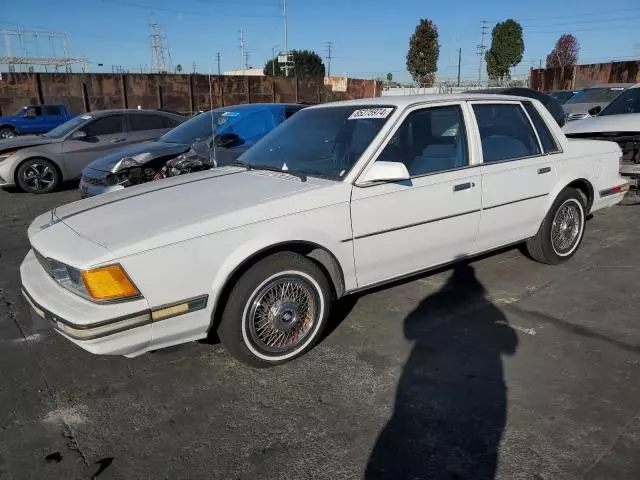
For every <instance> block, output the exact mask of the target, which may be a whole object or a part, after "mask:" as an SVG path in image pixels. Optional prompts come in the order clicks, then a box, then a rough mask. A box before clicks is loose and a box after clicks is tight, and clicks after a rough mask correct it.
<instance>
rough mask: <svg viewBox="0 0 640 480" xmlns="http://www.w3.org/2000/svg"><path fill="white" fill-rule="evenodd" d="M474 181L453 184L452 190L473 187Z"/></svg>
mask: <svg viewBox="0 0 640 480" xmlns="http://www.w3.org/2000/svg"><path fill="white" fill-rule="evenodd" d="M475 186H476V184H475V183H471V182H467V183H459V184H458V185H454V186H453V191H454V192H459V191H460V190H468V189H469V188H472V187H475Z"/></svg>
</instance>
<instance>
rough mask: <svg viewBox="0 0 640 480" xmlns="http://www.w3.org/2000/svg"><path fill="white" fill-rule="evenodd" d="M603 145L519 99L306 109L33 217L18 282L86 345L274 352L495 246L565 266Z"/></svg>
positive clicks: (290, 353) (603, 172)
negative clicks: (148, 178)
mask: <svg viewBox="0 0 640 480" xmlns="http://www.w3.org/2000/svg"><path fill="white" fill-rule="evenodd" d="M285 108H286V107H285ZM236 113H237V116H234V115H227V116H226V117H230V118H232V119H233V118H237V120H238V121H241V119H242V112H239V113H238V112H236ZM245 113H247V114H248V112H245ZM219 118H225V116H224V113H222V114H220V116H216V114H212V115H206V114H201V115H199V116H197V117H195V118H194V119H193V120H190V122H194V124H193V125H196V124H197V125H200V123H195V122H196V121H198V122H199V121H201V119H204V120H205V121H206V122H207V123H208V122H209V121H211V122H212V123H213V125H212V126H211V128H209V127H208V126H207V128H206V129H205V128H203V130H204V133H203V134H202V138H203V139H204V138H208V136H211V135H212V134H213V133H215V132H217V130H216V128H217V127H216V125H218V121H217V120H218V119H219ZM225 125H227V122H226V121H225V122H222V125H219V126H220V127H224V126H225ZM229 127H232V125H231V123H229ZM185 130H188V127H187V123H184V124H182V125H181V126H180V127H178V128H176V129H175V130H173V131H172V132H170V133H169V134H167V135H177V133H176V132H182V131H185ZM238 131H239V130H236V129H233V128H232V129H231V130H230V131H226V130H220V133H219V135H221V136H222V137H223V138H225V135H229V134H231V133H233V134H234V135H237V136H240V134H239V133H238ZM190 138H191V137H190ZM215 138H217V137H214V147H215ZM226 138H229V139H231V138H232V137H226ZM165 140H166V137H165ZM186 144H187V143H181V145H186ZM620 154H621V151H620V148H619V146H618V145H616V144H615V143H612V142H602V141H593V140H580V139H567V138H566V136H565V135H564V134H563V132H562V130H561V128H560V126H559V125H558V123H557V121H555V120H554V118H553V116H552V115H551V114H550V113H549V111H548V110H547V109H546V108H545V107H544V106H543V104H542V103H540V102H539V101H538V100H535V99H531V98H526V97H514V96H504V95H495V94H482V93H464V94H459V95H441V96H432V97H428V96H407V97H397V98H393V97H382V98H375V99H365V100H352V101H344V102H336V103H329V104H324V105H318V106H311V107H308V108H305V109H303V110H302V111H300V112H299V113H296V114H295V115H293V116H292V118H290V119H289V120H286V121H284V122H283V123H282V124H281V125H280V126H279V127H277V128H275V129H273V130H272V131H271V132H270V133H269V134H267V135H265V136H263V137H262V138H261V139H260V140H259V141H257V142H256V143H255V145H253V146H252V148H250V149H248V150H247V151H246V152H244V153H243V155H241V156H240V157H239V158H238V159H237V160H234V162H232V163H230V164H229V165H227V166H219V167H218V168H213V169H211V170H208V171H202V172H197V173H193V174H191V175H183V176H178V177H174V178H170V179H166V180H164V181H162V182H150V183H146V184H143V185H137V186H134V187H132V188H125V189H121V190H119V191H116V192H113V193H110V194H109V195H101V196H97V197H92V198H89V199H85V200H82V201H79V202H75V203H72V204H69V205H64V206H61V207H58V208H56V209H54V210H52V211H50V212H47V213H45V214H43V215H41V216H39V217H37V218H36V219H35V220H34V221H33V223H32V224H31V226H30V227H29V230H28V237H29V242H30V244H31V250H30V251H29V253H28V254H27V256H26V257H25V259H24V261H23V263H22V265H21V267H20V273H21V278H22V288H23V294H24V297H25V298H26V300H27V302H28V303H29V304H30V307H31V312H32V315H33V317H34V319H35V320H34V321H36V322H40V323H41V324H43V325H45V326H49V327H52V328H55V329H56V330H57V331H58V332H59V333H60V334H61V335H63V336H64V337H65V338H67V339H68V340H70V341H71V342H73V343H75V344H77V345H78V346H80V347H82V348H84V349H86V350H88V351H90V352H93V353H96V354H117V355H126V356H136V355H140V354H142V353H144V352H147V351H150V350H157V349H160V348H164V347H168V346H171V345H176V344H180V343H184V342H189V341H193V340H196V339H200V338H205V337H207V336H208V335H210V334H217V336H218V337H219V338H220V340H221V341H222V343H223V345H224V346H225V347H226V349H227V350H228V351H229V352H230V353H231V354H232V355H233V356H235V357H236V358H238V359H239V360H241V361H243V362H245V363H247V364H249V365H253V366H259V367H266V366H271V365H276V364H279V363H283V362H286V361H289V360H291V359H293V358H295V357H298V356H300V355H302V354H303V353H305V352H306V351H308V350H309V349H310V348H311V347H312V346H313V345H314V344H315V343H316V342H317V341H318V340H319V339H320V338H321V336H322V331H323V328H324V327H325V325H326V324H327V320H328V318H329V312H330V308H331V304H332V303H333V301H334V300H336V299H339V298H341V297H343V296H345V295H349V294H353V293H355V292H358V291H361V290H364V289H368V288H372V287H375V286H377V285H380V284H383V283H386V282H390V281H393V280H396V279H399V278H404V277H407V276H409V275H413V274H416V273H418V272H423V271H426V270H430V269H433V268H435V267H438V266H441V265H444V264H448V263H451V262H455V261H458V260H461V259H466V258H469V257H472V256H474V255H477V254H480V253H482V252H486V251H489V250H493V249H496V248H499V247H502V246H505V245H514V244H522V245H523V246H524V247H525V248H526V250H527V251H528V253H529V255H530V256H531V257H532V258H533V259H535V260H537V261H540V262H543V263H548V264H558V263H561V262H564V261H566V260H567V259H569V258H570V257H571V256H572V255H574V253H575V252H576V250H577V249H578V247H579V245H580V243H581V241H582V238H583V236H584V234H585V221H586V219H587V217H588V216H589V215H590V214H591V213H592V212H595V211H598V210H601V209H603V208H606V207H610V206H613V205H615V204H617V203H618V202H620V200H621V199H622V197H623V196H624V194H625V191H626V188H627V184H626V181H625V180H624V179H623V178H621V177H620V175H619V171H618V170H619V157H620ZM138 163H140V162H138ZM154 168H156V167H154Z"/></svg>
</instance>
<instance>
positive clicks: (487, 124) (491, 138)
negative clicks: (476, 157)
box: [473, 104, 541, 163]
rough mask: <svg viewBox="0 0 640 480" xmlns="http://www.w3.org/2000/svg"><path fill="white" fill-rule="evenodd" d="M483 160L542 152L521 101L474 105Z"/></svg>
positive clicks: (485, 161) (513, 157) (499, 159)
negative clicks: (520, 103) (519, 102)
mask: <svg viewBox="0 0 640 480" xmlns="http://www.w3.org/2000/svg"><path fill="white" fill-rule="evenodd" d="M473 112H474V113H475V116H476V121H477V123H478V129H479V130H480V140H481V141H482V158H483V162H484V163H491V162H500V161H503V160H513V159H517V158H523V157H531V156H534V155H540V153H541V152H540V145H539V144H538V139H537V138H536V135H535V133H534V131H533V128H532V127H531V123H530V122H529V119H528V118H527V116H526V115H525V113H524V110H523V109H522V107H521V106H520V105H519V104H475V105H473Z"/></svg>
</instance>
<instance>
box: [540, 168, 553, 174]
mask: <svg viewBox="0 0 640 480" xmlns="http://www.w3.org/2000/svg"><path fill="white" fill-rule="evenodd" d="M550 171H551V167H543V168H539V169H538V175H542V174H544V173H549V172H550Z"/></svg>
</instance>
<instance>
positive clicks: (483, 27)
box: [477, 20, 489, 86]
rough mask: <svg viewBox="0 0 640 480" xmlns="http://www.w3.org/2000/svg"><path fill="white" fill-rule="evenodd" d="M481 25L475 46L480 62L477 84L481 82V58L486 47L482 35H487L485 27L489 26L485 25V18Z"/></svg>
mask: <svg viewBox="0 0 640 480" xmlns="http://www.w3.org/2000/svg"><path fill="white" fill-rule="evenodd" d="M480 23H481V26H480V32H481V37H480V45H478V46H477V49H478V51H477V53H478V56H479V57H480V62H479V63H478V86H480V85H481V84H482V59H483V58H484V52H485V51H486V49H487V47H486V45H485V44H484V37H485V36H486V35H487V29H488V28H489V27H487V21H486V20H482V22H480Z"/></svg>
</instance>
